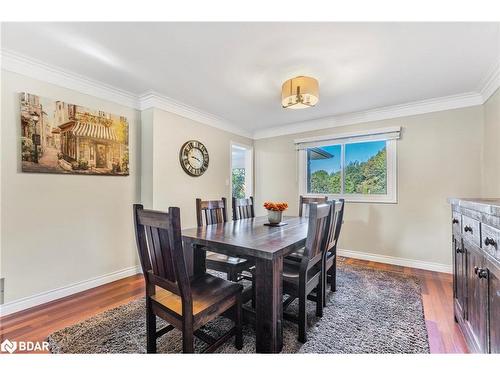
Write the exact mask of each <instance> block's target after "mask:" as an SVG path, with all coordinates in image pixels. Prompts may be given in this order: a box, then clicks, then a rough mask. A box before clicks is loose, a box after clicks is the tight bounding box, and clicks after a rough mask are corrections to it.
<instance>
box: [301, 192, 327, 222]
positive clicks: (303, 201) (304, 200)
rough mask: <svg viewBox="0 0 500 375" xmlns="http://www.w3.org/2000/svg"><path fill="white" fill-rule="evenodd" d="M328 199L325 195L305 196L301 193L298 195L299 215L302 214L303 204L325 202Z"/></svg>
mask: <svg viewBox="0 0 500 375" xmlns="http://www.w3.org/2000/svg"><path fill="white" fill-rule="evenodd" d="M327 200H328V197H327V196H324V197H317V196H316V197H305V196H303V195H301V196H299V216H300V217H302V215H303V214H304V210H303V209H304V205H305V204H311V203H325V202H326V201H327Z"/></svg>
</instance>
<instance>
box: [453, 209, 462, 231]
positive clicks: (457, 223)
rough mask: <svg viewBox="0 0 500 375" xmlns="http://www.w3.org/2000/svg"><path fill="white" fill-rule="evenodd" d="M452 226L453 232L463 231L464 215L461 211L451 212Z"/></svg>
mask: <svg viewBox="0 0 500 375" xmlns="http://www.w3.org/2000/svg"><path fill="white" fill-rule="evenodd" d="M451 227H452V231H453V233H456V234H460V233H462V215H461V214H460V213H459V212H456V211H452V212H451Z"/></svg>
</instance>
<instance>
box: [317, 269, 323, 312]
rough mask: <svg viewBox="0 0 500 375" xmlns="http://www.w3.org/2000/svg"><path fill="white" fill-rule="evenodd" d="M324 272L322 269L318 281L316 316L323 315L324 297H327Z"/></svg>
mask: <svg viewBox="0 0 500 375" xmlns="http://www.w3.org/2000/svg"><path fill="white" fill-rule="evenodd" d="M324 278H325V276H324V272H323V271H321V276H320V279H319V281H318V286H317V287H316V316H318V317H320V318H321V317H323V306H324V303H325V302H324V297H325V292H324V287H325V281H324Z"/></svg>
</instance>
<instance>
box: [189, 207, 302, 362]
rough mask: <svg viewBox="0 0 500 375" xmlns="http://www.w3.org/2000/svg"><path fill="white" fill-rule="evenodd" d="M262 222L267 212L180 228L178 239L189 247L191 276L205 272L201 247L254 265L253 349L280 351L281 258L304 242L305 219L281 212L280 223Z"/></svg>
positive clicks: (281, 333)
mask: <svg viewBox="0 0 500 375" xmlns="http://www.w3.org/2000/svg"><path fill="white" fill-rule="evenodd" d="M266 223H268V218H267V216H262V217H255V218H249V219H241V220H234V221H227V222H225V223H219V224H212V225H207V226H203V227H197V228H190V229H184V230H182V239H183V242H184V246H185V249H192V253H191V254H192V257H191V263H190V264H189V267H190V268H191V271H192V273H193V275H197V274H204V273H205V272H206V266H205V258H206V250H210V251H212V252H216V253H220V254H225V255H228V256H232V257H242V258H246V259H250V260H252V261H253V262H254V263H255V271H254V272H253V277H254V278H255V280H254V283H255V294H254V295H255V335H256V340H255V346H256V347H255V350H256V352H257V353H279V352H281V350H282V348H283V281H282V272H283V258H284V257H285V256H287V255H289V254H290V253H292V252H294V251H296V250H298V249H300V248H302V247H304V246H305V241H306V237H307V227H308V218H305V217H286V216H285V217H284V218H283V220H282V222H281V223H280V224H281V225H280V226H269V225H265V224H266ZM185 251H186V250H185ZM188 259H189V257H188Z"/></svg>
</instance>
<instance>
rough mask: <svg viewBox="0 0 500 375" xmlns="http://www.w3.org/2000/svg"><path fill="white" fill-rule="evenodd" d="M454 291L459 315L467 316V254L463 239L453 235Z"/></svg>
mask: <svg viewBox="0 0 500 375" xmlns="http://www.w3.org/2000/svg"><path fill="white" fill-rule="evenodd" d="M453 266H454V270H453V286H454V289H453V292H454V297H455V307H456V309H457V315H460V316H461V317H462V318H465V306H466V304H465V301H466V281H467V275H466V274H465V256H464V250H463V249H462V240H461V239H460V238H459V237H458V238H457V237H456V236H453Z"/></svg>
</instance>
